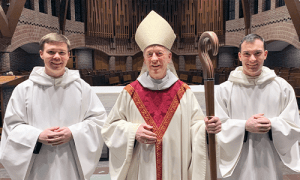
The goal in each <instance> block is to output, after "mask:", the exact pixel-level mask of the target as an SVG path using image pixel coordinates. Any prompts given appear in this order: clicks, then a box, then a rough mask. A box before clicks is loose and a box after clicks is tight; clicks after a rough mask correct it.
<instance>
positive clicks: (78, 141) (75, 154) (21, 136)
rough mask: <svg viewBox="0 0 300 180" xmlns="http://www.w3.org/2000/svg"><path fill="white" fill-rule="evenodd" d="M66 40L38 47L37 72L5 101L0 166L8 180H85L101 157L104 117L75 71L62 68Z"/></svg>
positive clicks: (52, 39) (51, 37)
mask: <svg viewBox="0 0 300 180" xmlns="http://www.w3.org/2000/svg"><path fill="white" fill-rule="evenodd" d="M69 46H70V42H69V40H68V39H67V38H66V37H65V36H63V35H61V34H56V33H50V34H48V35H46V36H44V37H43V38H42V39H41V41H40V56H41V58H42V59H43V60H44V63H45V67H35V68H34V69H33V71H32V73H31V74H30V77H29V79H28V80H26V81H24V82H23V83H21V84H19V85H18V86H17V87H16V88H15V89H14V91H13V94H12V96H11V98H10V100H9V103H8V106H7V110H6V113H5V118H4V125H3V131H2V139H1V153H0V160H1V163H2V164H3V166H4V168H5V169H6V170H7V172H8V174H9V176H10V177H11V179H12V180H27V179H28V180H67V179H72V180H89V178H90V176H91V175H92V174H93V172H94V170H95V168H96V165H97V163H98V161H99V158H100V156H101V151H102V146H103V140H102V137H101V129H102V125H103V124H104V122H105V120H106V112H105V109H104V107H103V106H102V104H101V102H100V100H99V99H98V97H97V96H96V94H95V93H94V92H92V90H91V87H90V86H89V85H88V84H87V83H86V82H84V81H83V80H82V79H81V78H80V76H79V73H78V71H75V70H69V69H67V68H65V66H66V64H67V61H68V59H69V55H70V54H69Z"/></svg>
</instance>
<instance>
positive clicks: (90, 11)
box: [86, 0, 114, 38]
mask: <svg viewBox="0 0 300 180" xmlns="http://www.w3.org/2000/svg"><path fill="white" fill-rule="evenodd" d="M86 2H87V35H88V36H95V37H103V38H113V31H114V29H113V28H114V23H113V12H114V11H113V7H112V1H111V0H88V1H86Z"/></svg>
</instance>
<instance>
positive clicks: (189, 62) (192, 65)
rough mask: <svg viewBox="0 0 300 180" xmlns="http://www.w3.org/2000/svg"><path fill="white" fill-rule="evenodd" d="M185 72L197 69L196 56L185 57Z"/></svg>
mask: <svg viewBox="0 0 300 180" xmlns="http://www.w3.org/2000/svg"><path fill="white" fill-rule="evenodd" d="M184 59H185V70H186V71H189V70H190V69H196V56H184Z"/></svg>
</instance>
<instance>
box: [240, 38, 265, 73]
mask: <svg viewBox="0 0 300 180" xmlns="http://www.w3.org/2000/svg"><path fill="white" fill-rule="evenodd" d="M267 54H268V51H267V50H264V43H263V42H262V41H261V40H259V39H256V40H255V41H254V42H246V41H245V42H243V43H242V45H241V52H239V58H240V61H241V62H242V64H243V72H244V74H246V75H248V76H259V75H260V73H261V71H262V67H263V64H264V60H265V59H266V58H267Z"/></svg>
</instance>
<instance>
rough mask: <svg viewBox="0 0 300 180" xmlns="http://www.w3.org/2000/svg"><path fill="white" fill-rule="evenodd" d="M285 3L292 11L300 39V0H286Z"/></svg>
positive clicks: (291, 14)
mask: <svg viewBox="0 0 300 180" xmlns="http://www.w3.org/2000/svg"><path fill="white" fill-rule="evenodd" d="M285 5H286V7H287V9H288V11H289V13H290V16H291V18H292V21H293V24H294V26H295V29H296V32H297V34H298V39H299V41H300V1H299V0H285Z"/></svg>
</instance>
